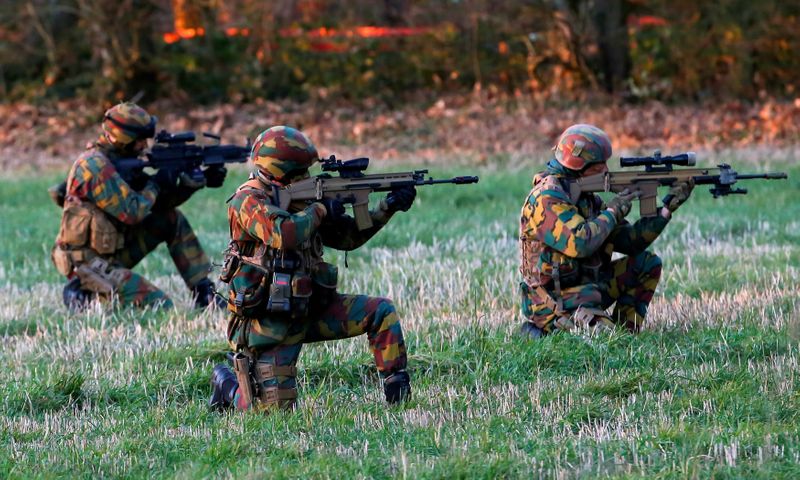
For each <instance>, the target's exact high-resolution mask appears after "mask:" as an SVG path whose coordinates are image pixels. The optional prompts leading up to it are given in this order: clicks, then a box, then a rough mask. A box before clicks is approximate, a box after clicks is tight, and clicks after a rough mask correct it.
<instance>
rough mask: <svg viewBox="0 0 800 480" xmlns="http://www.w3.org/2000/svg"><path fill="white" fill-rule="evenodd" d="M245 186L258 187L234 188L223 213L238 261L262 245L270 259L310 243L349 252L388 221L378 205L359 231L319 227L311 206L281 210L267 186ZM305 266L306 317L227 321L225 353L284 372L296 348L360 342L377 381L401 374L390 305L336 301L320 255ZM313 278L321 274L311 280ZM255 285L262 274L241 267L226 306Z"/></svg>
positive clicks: (349, 225)
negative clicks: (241, 353)
mask: <svg viewBox="0 0 800 480" xmlns="http://www.w3.org/2000/svg"><path fill="white" fill-rule="evenodd" d="M252 182H258V180H255V179H254V178H251V180H250V181H248V183H245V184H244V185H243V186H242V187H240V188H239V190H237V192H236V194H235V195H234V196H233V197H232V199H231V201H230V203H229V207H228V219H229V221H230V232H231V238H232V239H233V240H234V241H235V242H236V244H237V245H238V248H239V250H240V251H241V252H243V253H245V254H246V255H252V252H254V251H255V250H256V249H257V248H258V246H259V245H262V244H264V245H266V246H268V247H269V248H270V249H274V251H276V253H277V251H278V249H280V251H283V252H286V251H295V250H298V249H301V248H303V245H305V244H307V242H308V241H310V240H311V239H312V238H313V237H314V236H316V235H319V237H320V238H321V241H322V244H323V245H325V246H328V247H331V248H336V249H340V250H353V249H355V248H358V247H360V246H361V245H363V244H364V243H365V242H366V241H368V240H369V239H370V238H371V237H372V236H373V235H375V233H377V232H378V231H379V230H380V229H381V228H382V227H383V226H384V225H385V224H386V222H388V221H389V219H390V218H391V216H392V214H391V213H390V212H389V211H388V210H387V207H386V204H385V202H381V203H380V204H379V205H378V207H377V208H375V209H373V210H372V211H371V212H370V213H371V217H372V220H373V222H374V224H373V226H372V227H371V228H369V229H366V230H363V231H359V230H358V228H357V227H356V224H355V220H354V219H353V218H352V217H350V216H348V215H345V216H343V217H342V218H341V219H339V220H337V221H336V223H328V222H323V220H324V217H325V215H326V210H325V207H324V206H322V205H321V204H318V203H313V204H311V205H309V206H305V205H298V206H293V207H290V209H289V210H290V211H285V210H282V209H281V208H279V207H277V206H276V205H274V202H273V200H272V198H271V193H269V192H271V188H270V187H271V185H264V184H261V185H262V187H261V188H255V187H254V185H255V184H253V183H252ZM248 252H249V253H248ZM311 263H312V265H313V269H312V270H313V272H312V278H313V279H314V282H315V283H314V288H313V293H312V295H311V298H310V307H309V311H308V313H307V315H305V316H304V317H303V318H291V317H290V316H288V314H283V313H270V312H267V311H266V309H262V310H261V311H262V312H263V313H262V314H260V315H259V316H258V318H242V317H237V315H235V314H231V318H230V322H229V332H228V339H229V341H230V342H231V346H232V348H237V345H243V346H244V347H245V348H247V349H248V350H249V351H251V352H253V353H254V356H255V357H257V358H258V359H259V360H262V361H266V362H268V363H271V364H273V365H276V366H291V365H295V363H296V362H297V358H298V355H299V354H300V350H301V348H302V345H303V344H304V343H311V342H319V341H324V340H336V339H340V338H349V337H353V336H357V335H362V334H366V335H367V339H368V342H369V346H370V348H371V349H372V352H373V355H374V357H375V363H376V365H377V367H378V371H379V372H380V374H381V375H382V376H384V377H385V376H388V375H390V374H391V373H393V372H395V371H398V370H401V369H403V368H405V365H406V349H405V343H404V340H403V333H402V329H401V327H400V322H399V319H398V316H397V313H396V311H395V308H394V306H393V305H392V303H391V301H389V300H388V299H385V298H378V297H369V296H365V295H343V294H339V293H336V292H335V287H336V283H337V281H336V273H335V271H336V267H335V266H333V265H329V264H327V263H325V262H323V261H322V255H321V252H320V253H319V256H318V257H315V258H313V259H311ZM320 272H321V273H322V274H320V275H316V274H319V273H320ZM331 272H333V273H332V274H331ZM326 273H327V274H328V275H327V276H326V275H325V274H326ZM262 278H263V273H262V272H260V271H258V269H256V268H255V267H252V266H249V265H242V266H241V267H240V268H239V270H238V272H237V273H236V275H235V276H234V277H233V279H232V281H231V282H230V285H229V288H230V298H235V292H237V291H247V292H251V291H254V290H255V289H256V288H257V286H258V284H259V282H260V281H261V279H262ZM264 302H266V299H264ZM277 382H278V383H279V386H280V387H281V388H284V387H285V388H293V387H294V386H295V384H296V380H295V379H294V378H289V377H278V379H277ZM237 399H239V396H238V395H237ZM240 406H241V405H240Z"/></svg>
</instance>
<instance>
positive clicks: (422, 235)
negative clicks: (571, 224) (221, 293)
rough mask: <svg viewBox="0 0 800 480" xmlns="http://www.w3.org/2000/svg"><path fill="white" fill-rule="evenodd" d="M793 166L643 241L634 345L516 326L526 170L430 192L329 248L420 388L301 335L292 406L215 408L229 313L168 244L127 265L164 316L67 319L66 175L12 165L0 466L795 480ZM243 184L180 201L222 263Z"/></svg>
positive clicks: (358, 343)
mask: <svg viewBox="0 0 800 480" xmlns="http://www.w3.org/2000/svg"><path fill="white" fill-rule="evenodd" d="M796 165H797V164H796V163H795V164H794V165H793V166H786V165H783V166H781V165H775V167H782V168H783V169H785V170H786V171H788V172H789V176H790V179H789V180H788V181H784V182H781V183H777V182H775V183H767V182H761V183H758V184H756V182H751V184H750V185H747V186H748V187H749V188H750V195H748V196H744V197H742V196H738V197H728V198H724V199H721V200H713V199H711V196H710V195H709V194H708V193H707V192H704V191H703V189H701V188H698V189H697V190H696V192H695V194H694V196H693V197H692V199H691V200H690V201H689V202H688V203H687V204H686V206H684V207H683V208H682V209H681V210H680V211H679V212H678V213H677V215H676V218H675V219H674V220H673V221H672V222H671V224H670V226H669V227H668V229H667V231H666V232H665V233H664V234H663V235H662V237H661V238H659V240H658V241H657V242H656V243H655V245H654V250H655V251H656V252H657V253H658V254H659V255H660V256H661V257H662V258H663V260H664V264H665V271H664V278H663V280H662V284H661V285H660V286H659V291H658V294H657V297H656V299H655V300H654V303H653V305H652V307H651V313H650V315H649V318H648V324H647V326H646V329H645V331H644V332H643V333H641V334H640V335H638V336H633V335H630V334H627V333H623V332H614V333H610V334H609V333H602V334H590V333H585V334H578V335H569V334H559V335H552V336H550V337H548V338H545V339H542V340H540V341H536V342H524V341H520V340H519V339H518V338H516V337H515V331H516V329H517V328H518V325H519V319H518V315H517V308H516V305H517V297H516V284H517V281H518V279H517V274H516V268H517V243H516V228H517V225H516V223H517V215H518V212H519V207H520V204H521V202H522V200H523V198H524V196H525V194H526V192H527V191H528V188H529V181H530V176H531V174H532V172H533V171H534V170H533V169H534V166H533V164H531V165H529V168H525V169H514V170H513V171H506V170H505V169H504V168H501V167H500V166H494V167H491V168H484V169H483V170H481V171H479V172H478V173H480V175H481V181H480V183H479V184H478V185H477V186H465V187H452V186H444V187H441V188H433V187H426V188H424V189H421V190H420V192H419V197H418V200H417V202H416V203H415V205H414V207H413V209H412V210H411V211H410V212H409V213H406V214H399V215H398V216H397V218H396V219H395V220H394V221H393V222H392V223H391V224H390V225H389V226H388V227H387V228H385V229H384V231H382V232H381V233H380V234H379V235H378V236H377V237H376V238H374V239H373V240H372V241H371V242H370V243H369V244H368V245H367V246H366V247H364V248H362V249H360V250H358V251H356V252H353V253H351V254H350V255H349V257H348V261H349V265H350V266H349V268H344V256H343V255H342V254H339V253H338V252H328V254H329V258H330V259H333V261H334V262H335V263H337V264H338V265H339V267H340V274H341V279H342V281H341V288H340V290H341V291H344V292H362V293H369V294H373V295H385V296H389V297H391V298H392V299H394V301H395V303H396V305H397V306H398V309H399V312H400V314H401V318H402V321H403V324H404V327H405V331H406V341H407V343H408V347H409V352H410V371H411V374H412V379H413V382H414V383H413V388H414V398H413V400H412V401H411V402H410V403H409V404H407V405H406V406H404V407H400V408H387V407H386V406H385V405H384V403H383V398H382V397H383V395H382V391H381V388H380V384H379V380H378V377H377V374H376V372H375V369H374V367H373V366H372V362H371V355H370V354H369V352H368V349H367V344H366V339H365V338H356V339H352V340H347V341H341V342H336V343H328V344H315V345H309V346H306V347H305V348H304V351H303V354H302V355H301V357H300V363H299V368H300V372H301V373H300V378H299V380H300V395H301V400H300V404H299V408H298V409H297V410H296V411H295V412H293V413H288V414H286V413H279V414H275V415H271V416H261V415H255V414H245V415H242V414H237V413H234V414H223V415H220V414H215V413H211V412H209V411H208V410H207V409H206V399H207V397H208V394H209V391H210V388H209V385H208V378H209V374H210V372H211V368H212V367H213V365H214V364H215V363H217V362H220V361H222V360H223V358H224V354H225V351H226V348H227V347H226V344H225V342H224V326H225V320H224V319H223V318H222V317H221V316H220V315H219V314H211V313H201V314H198V313H197V312H194V311H192V310H191V309H189V303H190V302H189V295H188V292H187V291H186V289H185V288H184V287H183V285H182V284H181V281H180V278H179V277H178V276H177V274H176V273H175V271H174V268H173V267H172V265H171V264H170V260H169V257H168V256H167V254H166V251H165V250H164V249H163V247H161V248H160V249H159V251H157V252H156V254H154V255H152V256H150V257H148V258H147V259H146V260H145V261H144V262H143V264H142V265H141V266H140V267H138V270H139V271H141V272H142V273H144V274H145V275H146V276H147V277H148V278H149V279H151V280H153V281H154V282H155V283H156V284H157V285H159V286H160V287H162V288H164V289H165V290H166V291H167V292H168V293H169V294H170V295H171V296H172V297H173V298H174V299H176V303H177V305H178V308H177V309H176V310H175V311H173V312H169V313H165V312H153V311H119V312H113V311H109V310H107V309H104V308H102V307H99V306H98V307H97V308H95V309H93V310H91V311H89V312H87V313H84V314H80V315H70V314H68V313H67V311H66V310H65V308H64V307H63V306H62V304H61V299H60V294H61V286H62V279H61V278H59V276H58V274H57V273H56V272H55V269H54V268H53V266H52V265H51V263H50V261H49V257H48V253H49V248H50V246H51V243H52V239H53V237H54V236H55V234H56V230H57V225H58V219H59V214H60V213H59V211H58V209H57V208H56V207H55V206H54V205H53V204H52V203H50V201H49V199H48V198H47V194H46V191H45V190H46V187H47V186H48V185H49V184H50V183H52V182H54V181H55V180H56V179H57V177H56V176H54V175H48V176H47V178H34V177H32V176H30V175H26V176H19V177H15V176H13V175H11V174H8V173H4V174H3V177H2V180H0V219H1V220H0V240H2V242H1V243H0V252H2V254H0V365H1V366H2V373H0V478H30V477H44V478H52V477H86V478H89V477H92V478H94V477H122V476H124V477H156V478H172V477H177V478H195V477H197V476H209V477H246V478H262V477H276V478H281V477H330V478H344V477H354V478H384V477H397V478H493V477H512V478H516V477H519V478H531V477H533V478H539V477H543V478H576V477H597V476H600V477H647V478H654V477H655V478H685V477H689V478H708V477H712V476H713V477H715V478H758V477H761V478H778V477H784V478H797V477H798V476H800V427H798V425H800V423H799V422H800V373H798V372H800V370H798V359H799V358H800V347H798V338H800V293H798V288H800V204H799V203H800V202H798V201H799V200H800V196H799V195H798V187H799V186H800V181H799V180H798V179H800V167H798V166H796ZM751 169H752V167H751ZM740 170H743V171H744V170H747V168H745V167H741V168H740ZM435 173H437V174H440V175H444V174H467V173H468V172H467V169H466V168H460V169H458V171H442V170H438V171H436V172H435ZM243 177H244V171H243V170H238V171H234V172H232V173H231V175H229V179H228V182H227V184H226V186H225V188H223V189H220V190H206V191H202V192H200V193H198V194H197V195H196V196H195V197H194V198H192V199H191V200H190V201H189V202H188V203H187V204H186V205H185V206H184V207H183V211H184V212H185V213H186V214H187V216H188V218H189V219H190V221H191V223H192V224H193V226H194V227H195V228H196V230H197V232H198V234H199V236H200V238H201V240H202V242H203V244H204V245H205V247H206V249H207V251H208V252H209V253H210V255H211V256H212V257H213V258H214V260H216V261H217V262H219V260H220V254H219V252H220V251H221V250H222V249H223V248H224V246H225V244H226V242H227V238H226V236H227V225H226V219H225V213H224V206H223V202H224V200H225V198H226V197H227V196H228V195H229V194H230V193H231V191H232V189H233V188H234V187H235V186H236V185H237V184H238V182H239V181H241V180H242V179H243Z"/></svg>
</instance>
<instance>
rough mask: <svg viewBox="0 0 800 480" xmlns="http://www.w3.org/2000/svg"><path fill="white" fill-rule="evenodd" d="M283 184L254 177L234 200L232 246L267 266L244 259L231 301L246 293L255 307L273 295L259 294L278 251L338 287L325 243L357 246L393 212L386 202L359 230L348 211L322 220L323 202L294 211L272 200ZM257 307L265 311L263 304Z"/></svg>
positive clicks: (236, 274)
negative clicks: (325, 254) (324, 257)
mask: <svg viewBox="0 0 800 480" xmlns="http://www.w3.org/2000/svg"><path fill="white" fill-rule="evenodd" d="M278 187H279V186H278V185H275V186H273V185H268V184H264V183H262V182H261V180H259V179H258V178H255V177H251V178H250V180H248V181H247V182H245V183H244V184H243V185H242V186H240V187H239V189H237V191H236V193H235V194H234V195H233V196H232V197H231V199H230V200H229V203H228V223H229V226H230V235H231V245H230V247H229V248H234V249H236V250H237V251H238V253H239V254H240V255H241V256H242V257H243V258H245V259H248V261H250V262H252V263H256V264H259V265H260V266H261V267H263V268H262V269H259V268H258V267H255V266H253V265H250V264H247V263H243V264H240V265H239V266H238V267H237V268H236V271H235V272H232V273H233V275H232V279H231V280H230V282H229V292H230V294H229V298H230V301H231V303H233V302H234V300H235V297H236V294H237V292H243V293H244V294H245V295H246V296H247V299H246V300H245V302H246V303H251V304H253V306H255V307H257V304H259V303H261V302H265V301H266V300H267V299H266V298H263V297H264V296H265V295H267V296H268V294H267V293H266V292H265V291H264V292H261V293H259V290H264V289H263V288H261V289H260V288H259V285H261V286H262V287H263V286H264V285H267V286H268V283H269V281H270V279H269V278H266V277H265V272H264V269H267V270H269V268H270V265H269V262H270V259H272V258H275V257H278V256H281V257H285V256H288V255H296V256H297V257H299V258H300V260H301V265H300V266H299V267H298V270H302V271H304V272H306V273H308V274H310V276H311V277H312V280H313V282H314V284H317V285H321V286H323V287H326V288H329V289H335V288H336V285H337V276H338V273H337V269H336V266H334V265H330V264H328V263H325V262H324V261H323V260H322V255H323V249H322V247H323V246H328V247H331V248H335V249H337V250H345V251H347V250H354V249H356V248H358V247H360V246H361V245H363V244H364V243H365V242H366V241H367V240H369V239H370V238H372V236H374V235H375V234H376V233H377V232H378V231H379V230H380V229H381V228H382V227H383V226H384V225H385V224H386V223H387V222H388V221H389V219H390V218H391V215H392V214H391V213H389V212H388V210H387V208H386V203H385V202H384V201H382V202H381V203H380V204H379V206H378V208H376V209H373V210H372V211H371V212H370V214H371V217H372V221H373V226H372V227H370V228H368V229H366V230H361V231H360V230H358V228H357V227H356V223H355V219H353V218H352V217H350V216H349V215H345V216H343V217H342V218H341V219H339V220H337V221H336V222H335V223H330V222H325V221H323V220H324V218H325V216H326V210H325V207H324V206H323V205H322V204H321V203H312V204H311V205H305V204H302V205H291V206H290V207H289V209H288V210H289V211H286V210H283V209H281V208H280V207H278V206H276V205H275V203H276V202H274V201H273V195H274V193H273V191H274V190H273V188H278ZM251 297H252V298H251ZM313 301H314V298H313V297H312V302H313ZM255 310H256V311H262V309H260V308H255ZM245 316H247V315H245Z"/></svg>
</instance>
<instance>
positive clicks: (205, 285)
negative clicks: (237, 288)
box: [192, 278, 228, 310]
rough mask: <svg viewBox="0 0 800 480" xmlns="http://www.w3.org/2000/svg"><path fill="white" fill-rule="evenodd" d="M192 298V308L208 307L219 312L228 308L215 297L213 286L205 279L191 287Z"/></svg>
mask: <svg viewBox="0 0 800 480" xmlns="http://www.w3.org/2000/svg"><path fill="white" fill-rule="evenodd" d="M192 298H193V299H194V308H200V309H203V308H207V307H208V306H209V305H211V306H212V308H218V309H220V310H225V309H226V308H228V302H227V301H226V300H224V299H223V298H222V297H220V296H219V295H217V292H216V290H214V284H213V283H211V280H209V279H207V278H204V279H202V280H200V282H198V283H197V285H195V286H194V287H192Z"/></svg>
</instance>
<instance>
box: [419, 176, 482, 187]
mask: <svg viewBox="0 0 800 480" xmlns="http://www.w3.org/2000/svg"><path fill="white" fill-rule="evenodd" d="M478 180H479V178H478V177H475V176H464V177H453V178H447V179H442V180H434V179H432V178H429V179H427V180H423V181H421V182H419V183H417V185H436V184H439V183H454V184H456V185H466V184H468V183H478Z"/></svg>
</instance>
